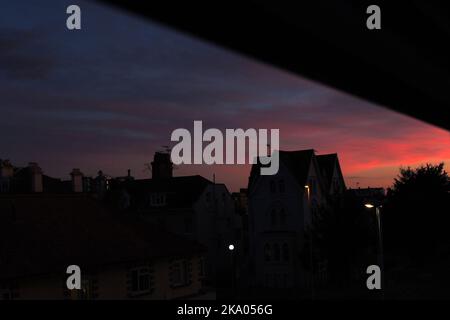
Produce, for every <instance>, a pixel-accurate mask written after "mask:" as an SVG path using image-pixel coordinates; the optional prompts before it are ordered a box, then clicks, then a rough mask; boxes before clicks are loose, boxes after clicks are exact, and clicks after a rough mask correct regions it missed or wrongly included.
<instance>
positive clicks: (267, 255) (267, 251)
mask: <svg viewBox="0 0 450 320" xmlns="http://www.w3.org/2000/svg"><path fill="white" fill-rule="evenodd" d="M271 254H272V253H271V250H270V244H268V243H266V244H265V245H264V259H265V260H266V261H270V260H271Z"/></svg>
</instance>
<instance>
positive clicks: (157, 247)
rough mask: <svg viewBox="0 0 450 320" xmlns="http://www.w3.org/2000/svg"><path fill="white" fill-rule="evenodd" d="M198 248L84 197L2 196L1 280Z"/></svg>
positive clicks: (0, 230) (186, 251)
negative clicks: (68, 267) (76, 266)
mask: <svg viewBox="0 0 450 320" xmlns="http://www.w3.org/2000/svg"><path fill="white" fill-rule="evenodd" d="M202 250H203V247H202V246H201V245H199V244H198V243H196V242H193V241H190V240H187V239H185V238H182V237H180V236H176V235H174V234H171V233H168V232H165V231H161V230H160V229H158V228H156V227H154V226H153V225H151V224H149V223H146V222H144V221H141V220H137V219H135V218H133V217H129V216H124V215H118V214H115V213H113V212H111V211H110V210H108V209H107V208H105V207H104V206H103V205H102V204H101V203H100V202H99V201H97V200H96V199H93V198H91V197H89V196H87V195H74V194H73V195H61V194H60V195H55V194H53V195H49V194H28V195H0V278H12V277H19V276H31V275H34V274H48V273H53V272H65V268H66V267H67V266H69V265H71V264H76V265H79V266H80V267H81V269H83V267H95V266H102V265H107V264H115V263H124V262H134V261H136V262H139V261H142V262H143V261H150V260H153V259H158V258H160V257H172V256H186V255H190V254H195V253H200V252H202Z"/></svg>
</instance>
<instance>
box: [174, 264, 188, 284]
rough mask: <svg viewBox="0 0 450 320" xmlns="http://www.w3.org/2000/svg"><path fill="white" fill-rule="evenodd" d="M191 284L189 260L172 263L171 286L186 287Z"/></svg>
mask: <svg viewBox="0 0 450 320" xmlns="http://www.w3.org/2000/svg"><path fill="white" fill-rule="evenodd" d="M188 284H189V263H188V261H187V260H178V261H175V262H173V263H172V268H171V285H172V287H179V286H186V285H188Z"/></svg>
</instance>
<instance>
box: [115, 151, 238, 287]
mask: <svg viewBox="0 0 450 320" xmlns="http://www.w3.org/2000/svg"><path fill="white" fill-rule="evenodd" d="M116 191H117V192H116V197H121V198H122V199H125V200H122V201H119V202H121V203H126V204H127V205H126V206H125V207H124V208H123V209H124V210H125V211H128V212H129V214H137V216H139V218H141V219H143V220H145V221H149V222H151V223H153V224H155V225H158V226H159V227H160V228H161V229H162V230H167V231H169V232H172V233H175V234H177V235H180V236H183V237H185V238H187V239H190V240H193V241H197V242H198V243H200V244H202V245H204V246H205V247H206V248H207V254H206V255H207V259H206V261H205V272H206V274H207V277H206V280H208V281H209V282H212V283H215V282H216V278H217V277H219V275H220V274H221V273H222V272H225V271H226V270H227V269H230V268H232V265H231V257H230V252H229V249H228V248H229V245H230V244H233V245H234V246H235V248H236V249H239V248H240V247H241V235H242V233H241V229H242V222H241V217H240V216H239V215H238V214H236V211H235V208H234V200H233V198H232V197H231V194H230V193H229V191H228V189H227V188H226V186H225V185H224V184H218V183H214V182H212V181H210V180H208V179H206V178H203V177H201V176H199V175H195V176H181V177H174V176H173V175H172V163H171V162H170V155H169V154H161V153H156V154H155V158H154V161H153V162H152V179H140V180H129V181H125V182H124V183H121V184H119V185H118V186H117V189H116Z"/></svg>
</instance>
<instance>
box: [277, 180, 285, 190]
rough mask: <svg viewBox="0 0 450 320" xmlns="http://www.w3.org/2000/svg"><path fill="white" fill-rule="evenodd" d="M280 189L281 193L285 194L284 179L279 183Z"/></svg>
mask: <svg viewBox="0 0 450 320" xmlns="http://www.w3.org/2000/svg"><path fill="white" fill-rule="evenodd" d="M278 188H279V189H280V192H281V193H283V192H284V180H283V179H281V180H280V181H279V182H278Z"/></svg>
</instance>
